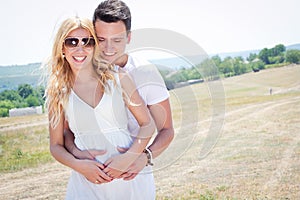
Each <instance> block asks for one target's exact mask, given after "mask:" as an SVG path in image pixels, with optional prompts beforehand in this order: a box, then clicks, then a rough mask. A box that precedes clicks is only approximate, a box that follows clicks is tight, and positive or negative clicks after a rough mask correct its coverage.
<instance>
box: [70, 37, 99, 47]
mask: <svg viewBox="0 0 300 200" xmlns="http://www.w3.org/2000/svg"><path fill="white" fill-rule="evenodd" d="M91 41H92V42H91ZM74 42H75V43H74ZM79 43H80V46H82V47H85V48H93V47H94V46H95V44H96V42H95V39H94V38H93V37H83V38H79V37H67V38H65V40H64V47H65V48H67V49H75V48H77V47H79Z"/></svg>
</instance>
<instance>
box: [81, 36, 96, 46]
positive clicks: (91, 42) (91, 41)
mask: <svg viewBox="0 0 300 200" xmlns="http://www.w3.org/2000/svg"><path fill="white" fill-rule="evenodd" d="M81 44H82V45H83V46H86V47H93V46H95V40H94V38H82V43H81Z"/></svg>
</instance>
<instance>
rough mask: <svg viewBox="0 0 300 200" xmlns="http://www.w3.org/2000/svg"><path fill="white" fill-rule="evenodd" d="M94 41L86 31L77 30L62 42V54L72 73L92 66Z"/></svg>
mask: <svg viewBox="0 0 300 200" xmlns="http://www.w3.org/2000/svg"><path fill="white" fill-rule="evenodd" d="M94 48H95V40H94V38H93V37H92V36H91V34H90V33H89V31H88V30H86V29H83V28H78V29H75V30H73V31H71V32H70V33H69V34H68V35H67V37H66V39H65V40H64V45H63V53H64V54H65V58H66V60H67V61H68V63H69V64H70V66H71V68H72V70H73V72H78V71H79V70H80V69H84V68H88V67H90V66H92V59H93V53H94Z"/></svg>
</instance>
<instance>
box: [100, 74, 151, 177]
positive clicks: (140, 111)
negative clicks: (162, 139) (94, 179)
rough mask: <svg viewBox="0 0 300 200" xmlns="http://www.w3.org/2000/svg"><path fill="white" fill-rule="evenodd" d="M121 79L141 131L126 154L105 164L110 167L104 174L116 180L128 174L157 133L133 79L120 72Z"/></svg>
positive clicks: (126, 98)
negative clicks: (123, 174)
mask: <svg viewBox="0 0 300 200" xmlns="http://www.w3.org/2000/svg"><path fill="white" fill-rule="evenodd" d="M119 77H120V82H121V86H122V89H123V92H124V95H125V97H124V99H125V103H126V105H127V107H128V109H129V110H130V111H131V113H132V114H133V115H134V117H135V118H136V120H137V122H138V123H139V126H140V129H139V133H138V134H137V136H136V137H135V139H134V141H133V144H132V145H131V147H130V148H129V149H128V150H127V151H126V153H124V154H121V155H118V156H115V157H112V158H110V159H108V160H107V162H105V166H108V167H107V168H106V169H105V170H104V172H106V173H107V174H108V175H110V176H111V177H114V178H117V177H119V176H120V175H121V174H122V173H124V172H126V170H127V169H128V167H129V166H130V165H131V164H132V163H133V162H134V161H135V160H136V159H137V158H138V157H139V156H140V155H141V153H142V152H143V150H144V149H145V148H146V146H147V145H148V142H149V141H150V139H151V136H152V135H153V133H154V131H155V123H154V121H153V119H152V117H151V115H150V113H149V110H148V108H147V107H146V105H145V103H144V101H143V100H142V98H141V97H140V95H139V93H138V92H137V89H136V86H135V84H134V82H133V81H132V79H131V77H130V76H129V75H128V74H127V73H125V72H120V73H119Z"/></svg>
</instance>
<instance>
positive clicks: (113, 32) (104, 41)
mask: <svg viewBox="0 0 300 200" xmlns="http://www.w3.org/2000/svg"><path fill="white" fill-rule="evenodd" d="M95 30H96V34H97V38H98V40H99V48H100V56H101V58H103V59H105V60H107V61H109V62H112V63H114V64H118V62H122V61H121V60H122V58H121V57H122V56H123V55H124V53H125V49H126V44H128V43H129V42H130V33H129V34H128V35H127V33H126V27H125V24H124V23H123V22H122V21H118V22H113V23H106V22H104V21H101V20H97V21H96V22H95Z"/></svg>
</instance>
